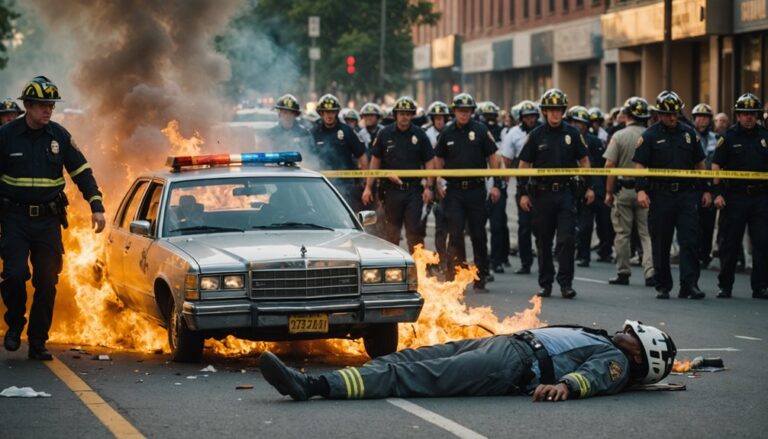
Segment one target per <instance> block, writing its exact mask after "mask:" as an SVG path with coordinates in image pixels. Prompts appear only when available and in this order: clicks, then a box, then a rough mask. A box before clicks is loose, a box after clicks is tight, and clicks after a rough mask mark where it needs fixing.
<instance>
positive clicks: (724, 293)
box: [717, 288, 733, 299]
mask: <svg viewBox="0 0 768 439" xmlns="http://www.w3.org/2000/svg"><path fill="white" fill-rule="evenodd" d="M732 294H733V293H732V292H731V290H728V289H725V288H720V292H719V293H717V298H718V299H730V298H731V295H732Z"/></svg>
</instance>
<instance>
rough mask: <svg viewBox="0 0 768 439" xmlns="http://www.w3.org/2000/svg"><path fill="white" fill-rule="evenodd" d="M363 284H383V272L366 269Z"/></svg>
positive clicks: (376, 269) (375, 269)
mask: <svg viewBox="0 0 768 439" xmlns="http://www.w3.org/2000/svg"><path fill="white" fill-rule="evenodd" d="M363 283H364V284H378V283H381V270H379V269H378V268H366V269H364V270H363Z"/></svg>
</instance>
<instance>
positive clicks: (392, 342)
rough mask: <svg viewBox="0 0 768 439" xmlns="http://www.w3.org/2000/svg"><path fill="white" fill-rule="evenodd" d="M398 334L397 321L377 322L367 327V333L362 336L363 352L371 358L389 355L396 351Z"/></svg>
mask: <svg viewBox="0 0 768 439" xmlns="http://www.w3.org/2000/svg"><path fill="white" fill-rule="evenodd" d="M398 340H399V334H398V329H397V323H378V324H375V325H371V326H369V327H368V333H367V334H366V335H364V336H363V344H364V345H365V352H367V353H368V356H369V357H371V358H376V357H381V356H383V355H389V354H391V353H393V352H396V351H397V343H398Z"/></svg>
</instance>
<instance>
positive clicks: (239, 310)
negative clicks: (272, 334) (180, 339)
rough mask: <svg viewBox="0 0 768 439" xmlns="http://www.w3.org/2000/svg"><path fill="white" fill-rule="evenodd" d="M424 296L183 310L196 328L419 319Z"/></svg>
mask: <svg viewBox="0 0 768 439" xmlns="http://www.w3.org/2000/svg"><path fill="white" fill-rule="evenodd" d="M423 306H424V299H423V298H422V297H421V295H420V294H419V293H417V292H415V291H408V292H402V293H385V294H364V295H362V296H358V297H354V298H348V299H325V300H312V301H295V300H294V301H269V302H259V301H255V300H249V299H237V300H217V301H210V302H208V301H195V302H184V306H183V308H182V314H183V316H184V319H185V320H186V323H187V327H188V328H190V329H191V330H193V331H215V330H228V329H245V328H254V329H256V328H277V327H287V326H288V317H289V316H294V315H301V314H326V315H327V316H328V324H329V326H330V327H333V326H334V325H355V324H361V323H362V324H373V323H399V322H415V321H416V320H417V319H418V318H419V314H420V313H421V308H422V307H423Z"/></svg>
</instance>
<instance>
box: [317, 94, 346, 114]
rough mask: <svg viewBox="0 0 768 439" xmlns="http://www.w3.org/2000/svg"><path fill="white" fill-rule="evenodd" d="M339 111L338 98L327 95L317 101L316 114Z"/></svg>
mask: <svg viewBox="0 0 768 439" xmlns="http://www.w3.org/2000/svg"><path fill="white" fill-rule="evenodd" d="M340 110H341V103H340V102H339V98H337V97H336V96H334V95H332V94H330V93H328V94H325V95H323V96H321V97H320V100H318V101H317V112H318V113H319V112H321V111H340Z"/></svg>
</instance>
